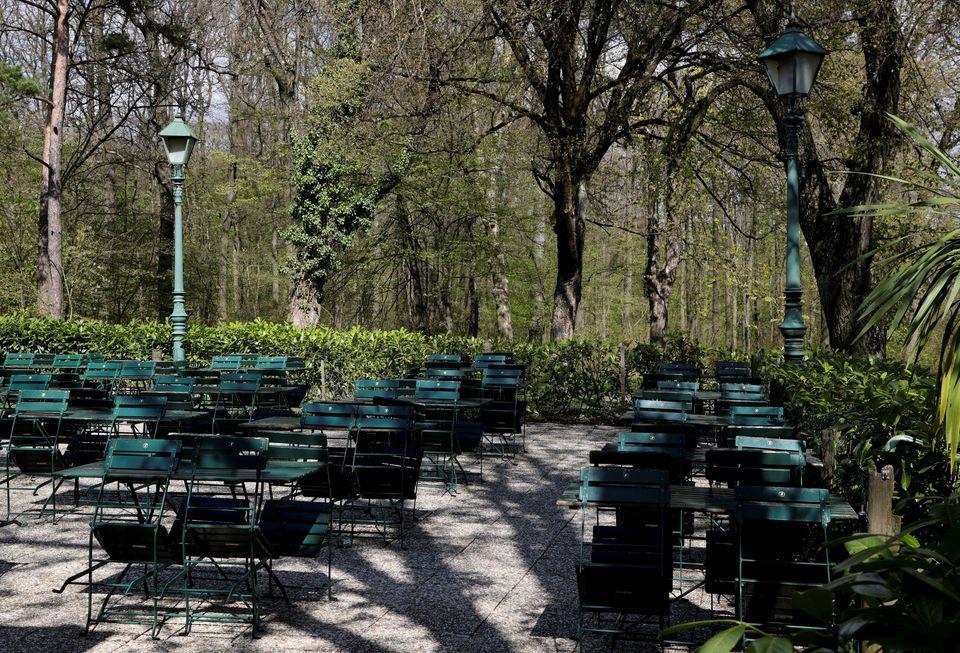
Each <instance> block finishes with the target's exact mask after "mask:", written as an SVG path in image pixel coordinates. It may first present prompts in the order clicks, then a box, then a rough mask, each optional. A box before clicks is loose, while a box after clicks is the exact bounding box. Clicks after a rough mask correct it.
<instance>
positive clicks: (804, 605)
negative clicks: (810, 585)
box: [793, 587, 833, 623]
mask: <svg viewBox="0 0 960 653" xmlns="http://www.w3.org/2000/svg"><path fill="white" fill-rule="evenodd" d="M793 607H794V608H796V609H797V610H802V611H804V612H806V613H807V614H809V615H810V616H811V617H813V618H815V619H817V620H818V621H821V622H823V623H829V622H830V620H831V619H832V618H833V594H832V593H831V592H830V591H828V590H825V589H822V588H819V587H818V588H814V589H810V590H806V591H804V592H797V593H796V594H794V595H793Z"/></svg>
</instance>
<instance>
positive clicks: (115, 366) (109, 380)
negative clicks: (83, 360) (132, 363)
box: [81, 361, 123, 390]
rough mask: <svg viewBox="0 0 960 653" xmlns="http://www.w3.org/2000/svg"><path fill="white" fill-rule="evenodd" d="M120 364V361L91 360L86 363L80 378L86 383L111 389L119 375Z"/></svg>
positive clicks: (121, 364)
mask: <svg viewBox="0 0 960 653" xmlns="http://www.w3.org/2000/svg"><path fill="white" fill-rule="evenodd" d="M122 366H123V363H121V362H120V361H91V362H90V363H87V368H86V369H85V370H84V371H83V376H82V377H81V379H82V380H83V382H84V383H85V384H87V385H90V386H94V387H98V388H107V389H109V390H112V389H113V386H114V384H115V383H116V382H117V379H118V378H119V377H120V369H121V367H122Z"/></svg>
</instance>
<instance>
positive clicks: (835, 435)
mask: <svg viewBox="0 0 960 653" xmlns="http://www.w3.org/2000/svg"><path fill="white" fill-rule="evenodd" d="M839 439H840V429H839V428H837V427H836V426H831V427H830V428H828V429H824V430H822V431H821V432H820V442H821V446H822V451H821V453H822V455H823V483H824V485H825V486H826V487H830V484H831V483H833V479H834V478H835V477H836V475H837V441H838V440H839Z"/></svg>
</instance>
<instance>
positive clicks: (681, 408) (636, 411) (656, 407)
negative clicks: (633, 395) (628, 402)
mask: <svg viewBox="0 0 960 653" xmlns="http://www.w3.org/2000/svg"><path fill="white" fill-rule="evenodd" d="M633 419H634V421H642V420H665V421H674V422H683V421H686V419H687V411H686V405H685V404H684V403H683V402H680V401H661V400H659V399H637V400H636V401H635V402H633Z"/></svg>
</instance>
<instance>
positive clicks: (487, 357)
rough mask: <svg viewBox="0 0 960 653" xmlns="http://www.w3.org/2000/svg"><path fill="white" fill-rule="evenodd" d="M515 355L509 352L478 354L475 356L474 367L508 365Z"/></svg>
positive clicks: (484, 367) (483, 367)
mask: <svg viewBox="0 0 960 653" xmlns="http://www.w3.org/2000/svg"><path fill="white" fill-rule="evenodd" d="M511 360H513V356H510V355H509V354H478V355H476V356H474V357H473V367H474V369H478V370H479V369H486V368H488V367H490V366H491V365H506V364H507V363H509V362H510V361H511Z"/></svg>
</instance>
